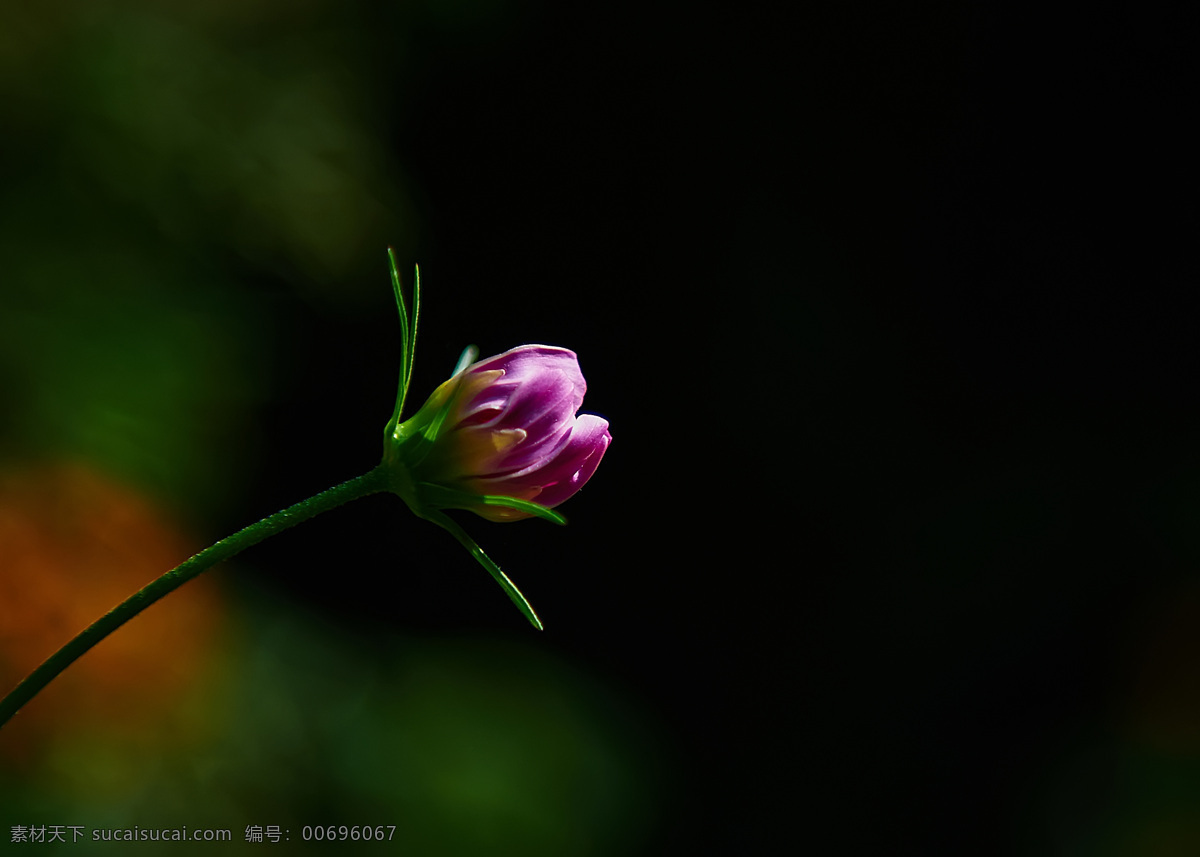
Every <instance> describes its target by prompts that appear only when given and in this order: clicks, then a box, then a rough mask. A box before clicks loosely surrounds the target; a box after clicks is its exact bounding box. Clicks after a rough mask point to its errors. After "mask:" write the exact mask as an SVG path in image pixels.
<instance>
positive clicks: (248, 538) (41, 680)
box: [0, 467, 388, 728]
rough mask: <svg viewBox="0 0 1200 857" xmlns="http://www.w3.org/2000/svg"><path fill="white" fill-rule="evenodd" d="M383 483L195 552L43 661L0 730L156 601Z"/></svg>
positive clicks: (379, 480) (5, 703)
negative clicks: (288, 530) (64, 674)
mask: <svg viewBox="0 0 1200 857" xmlns="http://www.w3.org/2000/svg"><path fill="white" fill-rule="evenodd" d="M387 490H388V487H387V479H386V477H385V475H384V472H383V469H382V468H381V467H376V468H375V469H374V470H371V471H369V472H368V473H364V474H363V475H362V476H359V477H357V478H355V479H351V480H349V481H347V482H343V483H342V484H341V485H335V486H334V487H332V488H330V489H328V490H326V491H322V492H321V493H320V494H317V495H315V496H313V497H309V498H308V499H307V500H301V501H300V502H299V503H296V504H295V505H294V506H289V507H288V508H286V509H284V510H282V511H280V512H276V513H275V514H274V515H270V516H269V517H266V518H263V519H262V520H261V521H259V522H258V523H255V524H251V525H250V526H248V527H246V528H245V529H242V530H239V531H238V532H236V533H234V534H233V535H231V536H228V537H226V538H223V539H221V541H219V542H217V543H216V544H214V545H211V546H210V547H207V548H205V549H204V550H202V551H200V553H198V554H196V555H195V556H193V557H192V558H191V559H189V560H187V561H186V562H184V563H183V564H182V565H179V566H177V567H175V568H173V569H171V570H170V571H168V572H167V573H166V574H164V575H163V576H162V577H160V578H158V579H156V580H154V581H153V582H151V583H149V584H148V585H146V586H145V587H144V588H142V589H140V590H139V591H137V592H135V593H134V594H133V595H131V596H129V597H128V598H126V599H125V600H124V601H122V602H121V603H120V604H118V605H117V606H116V607H114V608H113V609H112V610H110V611H108V612H107V613H105V614H104V615H103V616H101V617H100V618H99V619H97V620H96V621H95V622H93V623H92V624H91V625H89V626H88V627H86V628H84V629H83V630H82V631H80V632H79V634H78V635H77V636H76V637H75V638H74V639H73V640H71V641H70V642H69V643H67V644H66V645H65V646H63V647H62V648H61V649H59V650H58V651H57V652H55V653H54V654H53V655H51V656H50V657H49V658H47V659H46V660H45V661H44V662H43V663H42V665H41V666H40V667H38V668H37V669H35V670H34V671H33V672H31V673H30V674H29V675H28V676H26V677H25V679H24V680H23V681H22V682H21V683H20V684H18V685H17V686H16V687H15V688H13V690H12V691H11V692H10V693H9V694H8V695H7V696H5V697H4V699H2V700H0V728H3V727H4V724H5V723H7V722H8V721H9V720H10V719H12V716H13V715H14V714H16V713H17V711H19V710H20V709H21V707H22V706H23V705H25V703H27V702H29V700H31V699H33V698H34V697H35V696H37V694H38V693H39V692H40V691H41V690H42V688H44V687H45V686H46V685H48V684H49V683H50V682H51V681H53V680H54V678H55V677H56V676H57V675H58V674H59V673H61V672H62V671H63V670H65V669H66V668H67V667H69V666H70V665H71V664H73V663H74V662H75V661H76V660H78V659H79V658H80V657H81V656H82V655H83V654H84V653H85V652H87V651H88V649H90V648H92V646H94V645H96V644H97V643H99V642H100V641H101V640H103V639H104V638H105V637H107V636H108V635H109V634H111V633H112V632H113V631H115V630H117V629H118V628H120V627H121V626H122V625H124V624H125V623H126V622H128V621H129V620H130V619H132V618H133V617H134V616H136V615H137V614H138V613H141V612H142V611H143V610H145V609H146V608H147V607H149V606H150V605H151V604H153V603H154V602H155V601H158V600H159V599H160V598H162V597H164V596H165V595H167V594H169V593H171V592H174V591H175V590H176V589H178V588H179V587H181V586H183V584H185V583H187V582H188V581H189V580H191V579H192V578H193V577H197V576H199V575H200V574H202V573H204V572H205V571H207V570H208V569H210V568H212V567H213V566H214V565H216V564H217V563H219V562H222V561H224V560H227V559H229V558H230V557H232V556H234V555H236V554H239V553H241V552H242V551H244V550H245V549H246V548H248V547H250V546H251V545H255V544H258V543H259V542H261V541H262V540H263V539H266V538H269V537H271V536H273V535H275V534H276V533H279V532H282V531H283V530H286V529H288V528H289V527H294V526H296V524H299V523H303V522H304V521H307V520H308V519H309V518H313V517H315V516H317V515H319V514H321V513H322V512H327V511H329V510H330V509H333V508H336V507H337V506H341V505H342V504H343V503H347V502H349V501H351V500H356V499H358V498H359V497H365V496H367V495H368V494H378V493H380V492H381V491H387Z"/></svg>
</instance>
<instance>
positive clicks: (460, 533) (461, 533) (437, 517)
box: [424, 511, 543, 631]
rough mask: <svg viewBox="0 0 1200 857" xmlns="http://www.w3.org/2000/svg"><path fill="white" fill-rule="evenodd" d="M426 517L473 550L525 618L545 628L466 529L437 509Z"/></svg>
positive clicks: (534, 625) (537, 626) (519, 593)
mask: <svg viewBox="0 0 1200 857" xmlns="http://www.w3.org/2000/svg"><path fill="white" fill-rule="evenodd" d="M424 517H425V518H426V520H429V521H433V523H435V524H437V525H438V526H439V527H441V528H442V529H444V530H445V531H446V532H448V533H450V535H452V536H454V538H456V539H458V541H459V544H461V545H462V546H463V547H465V548H466V549H467V550H468V551H470V552H471V556H473V557H475V561H476V562H478V563H479V564H480V565H482V566H483V567H484V568H486V569H487V571H488V574H490V575H491V576H492V577H494V578H495V579H496V582H497V583H499V584H500V587H501V588H502V589H503V590H504V591H505V592H506V593H508V597H509V598H510V599H512V603H513V604H516V605H517V609H518V610H520V611H521V613H522V614H524V616H525V618H526V619H528V620H529V621H530V623H531V624H532V625H533V627H535V628H537V629H538V630H539V631H541V630H543V628H542V620H541V619H539V618H538V615H537V613H536V612H535V611H534V609H533V605H531V604H530V603H529V601H528V600H527V599H526V598H525V596H524V595H522V594H521V590H519V589H517V585H516V584H515V583H513V582H512V581H511V580H509V579H508V575H507V574H505V573H504V572H503V571H501V570H500V566H498V565H496V563H494V562H492V560H491V557H489V556H488V555H487V554H485V553H484V552H483V548H481V547H480V546H479V545H477V544H476V543H475V540H474V539H473V538H471V537H470V536H469V535H467V533H466V531H465V530H464V529H463V528H462V527H460V526H459V525H458V524H456V523H455V522H454V521H453V520H451V519H450V517H449V516H448V515H445V514H443V513H442V512H437V511H426V512H425V515H424Z"/></svg>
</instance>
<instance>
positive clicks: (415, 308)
mask: <svg viewBox="0 0 1200 857" xmlns="http://www.w3.org/2000/svg"><path fill="white" fill-rule="evenodd" d="M394 264H395V262H394V261H393V265H394ZM420 317H421V268H420V266H419V265H413V299H412V325H411V326H410V328H409V331H408V371H407V372H406V373H405V376H404V389H405V390H408V388H409V385H410V384H411V382H412V371H413V361H414V360H415V359H416V356H417V321H418V320H420Z"/></svg>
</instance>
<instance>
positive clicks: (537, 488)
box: [393, 345, 612, 521]
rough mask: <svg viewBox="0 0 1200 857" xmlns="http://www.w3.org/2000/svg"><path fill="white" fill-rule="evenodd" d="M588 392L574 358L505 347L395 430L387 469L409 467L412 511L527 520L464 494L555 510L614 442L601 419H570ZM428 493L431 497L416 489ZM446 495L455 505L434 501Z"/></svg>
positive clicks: (543, 349)
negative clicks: (437, 509) (450, 510)
mask: <svg viewBox="0 0 1200 857" xmlns="http://www.w3.org/2000/svg"><path fill="white" fill-rule="evenodd" d="M586 390H587V383H586V382H585V381H584V380H583V373H582V372H580V370H579V360H578V358H577V357H576V356H575V353H574V352H572V351H568V350H567V349H565V348H556V347H553V346H549V345H522V346H520V347H518V348H513V349H511V350H510V351H506V352H504V353H503V354H498V355H496V356H495V357H489V358H487V359H486V360H481V361H479V362H478V363H474V364H472V365H470V366H468V367H467V368H466V369H464V370H463V371H462V372H460V373H458V374H457V375H455V376H454V377H453V378H451V379H450V380H448V381H446V382H445V383H444V384H442V385H441V386H440V387H438V389H437V390H435V391H434V393H433V395H432V396H430V397H429V401H427V402H426V403H425V405H424V406H423V407H422V408H421V410H420V411H418V412H417V414H416V415H415V416H413V417H412V418H411V419H409V420H407V421H405V422H404V423H401V424H400V425H399V426H398V427H397V428H396V431H395V435H394V438H395V441H396V442H397V443H398V445H397V446H396V447H395V450H394V456H393V460H396V461H398V462H401V463H403V465H404V466H405V467H407V469H408V471H409V473H410V476H411V479H412V483H413V487H414V491H415V495H416V496H415V497H414V499H416V500H417V503H418V504H419V505H433V506H447V505H453V506H455V507H464V508H470V509H471V511H473V512H475V513H477V514H479V515H480V516H482V517H484V518H488V519H489V520H493V521H515V520H520V519H522V518H528V517H530V515H529V513H528V512H524V511H521V510H518V509H511V508H507V507H504V506H499V505H484V504H482V503H470V502H467V501H466V500H464V498H463V496H462V495H476V496H478V495H493V496H494V495H500V496H505V497H515V498H517V499H519V500H529V501H532V502H534V503H537V504H539V505H541V506H546V507H548V508H553V507H555V506H557V505H558V504H560V503H562V502H563V501H565V500H566V499H568V498H569V497H571V496H572V495H573V494H575V492H577V491H578V490H579V489H580V488H582V487H583V485H584V483H586V482H587V481H588V479H590V478H591V476H592V474H593V473H594V472H595V471H596V468H597V466H599V464H600V459H601V458H602V457H603V456H604V452H605V450H606V449H608V445H609V443H611V442H612V435H610V434H609V431H608V421H607V420H604V419H602V418H600V417H597V416H593V415H591V414H582V415H577V412H578V410H579V408H580V406H581V405H582V404H583V394H584V392H585V391H586ZM418 438H420V440H418ZM430 487H432V488H434V489H435V490H433V491H429V490H423V488H430ZM438 488H441V489H451V491H450V492H449V493H447V492H441V493H439V492H438V491H437V490H436V489H438ZM450 494H453V495H457V497H458V500H457V502H454V503H453V504H449V503H447V502H445V501H439V499H438V498H439V497H445V496H449V495H450Z"/></svg>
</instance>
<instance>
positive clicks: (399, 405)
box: [387, 247, 416, 427]
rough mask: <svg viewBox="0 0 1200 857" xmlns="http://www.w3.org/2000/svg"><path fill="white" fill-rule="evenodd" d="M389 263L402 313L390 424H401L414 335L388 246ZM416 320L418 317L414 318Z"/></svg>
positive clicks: (397, 303) (394, 289) (392, 256)
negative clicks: (398, 357)
mask: <svg viewBox="0 0 1200 857" xmlns="http://www.w3.org/2000/svg"><path fill="white" fill-rule="evenodd" d="M387 252H388V265H389V266H390V268H391V272H392V294H394V295H395V297H396V311H397V312H398V313H399V314H400V380H399V382H398V383H397V387H396V409H395V410H394V411H393V412H392V421H391V422H390V423H389V425H390V426H392V427H395V426H397V425H399V424H400V417H401V415H402V414H403V413H404V399H405V397H406V396H407V394H408V379H409V378H410V377H411V375H412V353H413V352H412V345H413V342H412V337H411V336H410V334H409V329H408V310H406V309H405V307H404V293H403V291H402V290H401V288H400V271H399V269H398V268H397V267H396V253H395V251H393V250H392V248H391V247H389V248H388V251H387ZM413 320H414V321H416V319H415V318H414V319H413Z"/></svg>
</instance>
